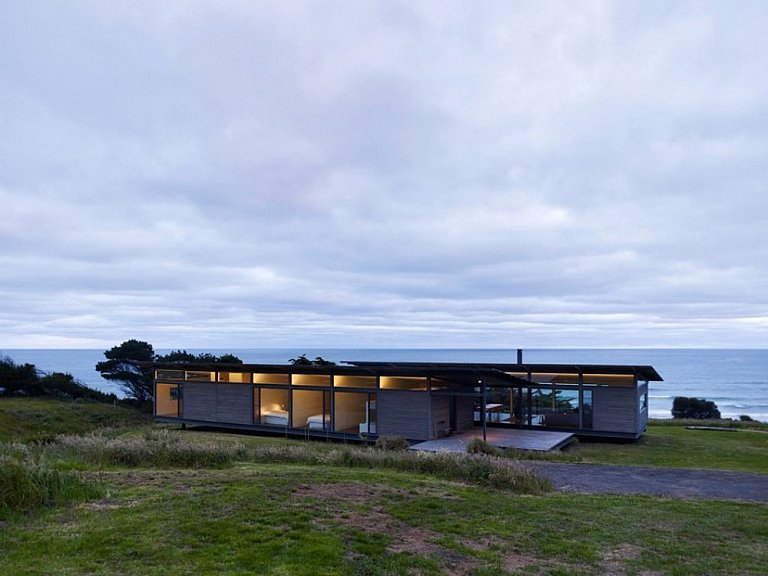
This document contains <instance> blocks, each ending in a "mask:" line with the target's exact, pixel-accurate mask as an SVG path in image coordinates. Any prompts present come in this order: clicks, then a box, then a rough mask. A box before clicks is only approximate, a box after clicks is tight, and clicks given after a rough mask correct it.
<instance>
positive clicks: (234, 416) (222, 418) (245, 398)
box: [216, 384, 253, 424]
mask: <svg viewBox="0 0 768 576" xmlns="http://www.w3.org/2000/svg"><path fill="white" fill-rule="evenodd" d="M216 417H217V419H218V420H219V422H230V423H232V424H253V388H252V386H250V385H248V384H219V385H218V391H217V396H216Z"/></svg>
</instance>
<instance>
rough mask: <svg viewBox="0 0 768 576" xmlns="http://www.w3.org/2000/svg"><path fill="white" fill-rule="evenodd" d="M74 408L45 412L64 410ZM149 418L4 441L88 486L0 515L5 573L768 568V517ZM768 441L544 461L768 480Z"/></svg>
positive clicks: (662, 427)
mask: <svg viewBox="0 0 768 576" xmlns="http://www.w3.org/2000/svg"><path fill="white" fill-rule="evenodd" d="M2 402H5V401H2ZM2 402H0V406H2V407H3V408H7V407H8V406H10V404H3V403H2ZM21 402H22V403H26V402H30V403H29V404H26V405H25V407H26V408H27V409H30V408H34V406H35V402H37V401H26V400H25V401H21ZM62 404H64V405H66V404H67V403H55V404H50V403H47V404H45V405H39V406H38V408H39V409H40V410H42V411H46V410H49V411H52V412H55V413H56V414H58V413H59V412H60V411H61V410H63V408H62ZM86 406H87V405H86ZM108 408H109V409H110V410H112V407H108ZM6 415H7V411H5V412H2V414H0V417H1V418H2V420H0V421H2V422H6V421H7V418H6ZM42 420H45V421H46V425H45V427H44V432H40V433H36V432H35V430H34V428H33V427H31V426H30V427H29V429H28V431H27V433H25V434H21V433H19V434H17V435H14V436H13V437H14V438H18V437H19V436H21V437H23V438H27V439H31V440H34V439H40V438H42V437H47V438H50V437H52V436H55V435H56V434H58V433H61V432H67V429H68V428H72V427H75V428H77V429H78V430H82V431H83V432H87V431H91V430H94V429H99V428H100V427H101V426H104V425H107V426H114V425H115V423H114V422H106V423H104V422H98V418H97V419H91V420H87V421H86V422H80V423H71V422H66V421H65V420H61V419H59V418H58V417H57V418H53V417H50V418H48V419H45V418H42ZM139 422H140V425H139V426H134V427H133V428H132V429H128V430H127V431H125V432H122V433H115V432H110V433H109V434H97V435H87V436H85V437H84V438H79V439H78V438H77V437H72V436H69V437H66V438H62V437H60V438H59V439H57V440H55V441H52V442H50V443H46V444H39V443H34V444H26V445H25V444H19V443H6V444H4V445H2V444H0V448H2V451H0V457H2V458H5V459H6V460H8V459H16V460H18V461H23V462H25V463H26V464H25V465H26V466H27V471H31V472H32V473H33V476H32V477H31V479H32V480H33V481H39V480H40V479H41V478H44V477H46V476H45V475H46V474H48V475H49V476H48V478H49V479H50V480H51V482H50V483H49V485H51V486H55V485H56V483H57V482H58V480H56V478H62V477H64V476H66V475H67V474H70V473H71V474H73V475H74V476H67V477H68V478H76V479H77V481H78V482H80V484H79V486H80V488H78V489H73V490H71V491H70V492H67V491H66V490H64V491H62V492H61V493H60V495H59V496H57V497H49V496H46V497H44V498H43V499H42V502H43V505H47V506H48V507H46V508H42V509H40V508H38V509H37V510H36V511H33V512H32V513H28V514H25V515H20V514H12V515H8V516H6V518H5V519H4V520H0V574H3V575H6V574H8V575H9V576H13V575H30V576H31V575H42V574H61V575H79V574H93V575H100V574H105V575H106V574H115V575H123V574H125V575H128V574H146V575H150V576H152V575H160V574H162V575H171V576H174V575H183V574H224V575H241V574H243V575H244V574H265V575H275V576H278V575H280V576H282V575H294V574H295V575H299V576H301V575H304V574H307V575H310V574H311V575H313V576H314V575H324V574H328V575H330V574H334V575H335V574H340V575H349V576H352V575H379V574H380V575H385V574H386V575H390V574H424V575H433V574H435V575H437V574H476V575H479V576H484V575H491V574H514V575H520V576H522V575H528V576H531V575H550V576H558V575H560V576H562V575H593V574H597V575H600V574H602V575H608V574H627V575H637V576H641V575H651V574H671V575H675V576H685V575H689V574H691V575H692V574H710V575H714V576H717V575H721V574H722V575H725V574H734V573H738V574H745V575H749V574H755V575H757V574H764V573H765V568H764V567H765V566H766V565H768V523H766V521H765V518H766V517H768V505H766V504H755V503H738V502H724V501H708V500H676V499H670V498H661V497H649V496H615V495H612V496H587V495H576V494H559V493H538V495H530V494H525V495H523V494H517V493H515V492H514V491H512V490H509V489H499V488H497V487H495V485H494V483H493V482H490V481H485V480H483V478H485V477H486V476H484V475H487V474H488V473H489V470H491V468H486V467H485V466H486V465H485V464H484V463H483V464H482V466H480V467H477V468H475V467H473V466H474V464H473V462H474V461H473V460H472V459H471V458H470V459H468V462H469V463H470V465H469V468H468V469H467V470H469V471H470V472H471V474H469V475H468V476H467V475H462V474H466V472H462V473H461V474H459V473H457V472H456V471H455V470H454V469H453V468H451V467H452V466H454V465H455V463H450V464H449V466H448V467H443V466H444V464H439V465H434V464H432V463H430V465H429V466H427V465H424V463H422V462H417V461H416V460H414V462H411V461H410V460H408V459H409V458H411V456H410V455H406V454H405V453H402V452H399V453H398V452H388V451H377V450H359V449H358V448H356V447H354V446H351V445H343V444H335V443H325V442H302V441H291V440H286V439H283V438H264V437H257V436H247V435H241V434H230V433H222V432H194V431H185V432H182V431H180V430H176V429H172V428H170V427H152V428H150V427H147V426H146V425H145V424H144V422H145V420H143V419H141V418H140V419H139ZM126 423H127V422H126ZM766 438H768V434H766V433H765V432H760V431H754V430H752V431H749V430H740V431H739V432H734V433H720V432H703V431H701V432H699V431H690V430H685V429H684V428H683V427H682V426H679V425H667V424H666V423H665V424H655V423H654V424H653V425H652V426H651V427H650V428H649V433H648V434H647V435H646V437H645V438H644V440H643V441H641V442H640V443H630V444H607V443H600V444H587V443H581V444H579V445H577V446H576V447H575V449H574V450H572V451H570V453H568V454H564V455H562V456H548V458H561V459H565V460H578V461H582V462H587V461H590V462H608V463H621V464H641V465H655V466H658V465H664V466H681V467H697V468H720V469H734V470H753V471H758V472H768V470H766V464H765V463H764V461H765V460H768V459H766V458H765V456H766V454H767V453H768V451H767V450H766V449H767V448H768V445H766ZM369 454H370V456H369ZM126 455H129V456H126ZM476 458H485V457H482V456H476ZM486 460H488V459H487V458H486V459H485V460H482V462H486ZM395 462H397V466H396V465H395ZM501 464H504V461H503V460H502V461H501ZM35 466H40V468H39V471H41V472H42V473H43V475H42V476H34V473H35V470H37V469H36V468H35ZM222 466H224V467H222ZM397 467H399V469H395V468H397ZM460 470H461V469H460ZM478 470H479V471H480V472H482V474H480V475H479V476H473V474H476V473H477V471H478ZM11 472H13V474H11V473H10V472H9V474H10V476H9V478H10V477H16V476H14V474H16V472H18V470H16V471H15V472H14V471H11ZM62 474H63V476H62ZM478 479H479V480H478ZM2 482H3V480H2V479H0V483H2ZM33 483H34V482H33ZM43 485H45V484H43ZM67 490H68V489H67ZM78 490H79V491H78ZM84 499H85V501H83V500H84ZM32 508H34V506H33V507H32Z"/></svg>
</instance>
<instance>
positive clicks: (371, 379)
mask: <svg viewBox="0 0 768 576" xmlns="http://www.w3.org/2000/svg"><path fill="white" fill-rule="evenodd" d="M333 385H334V386H336V387H337V388H376V376H339V375H338V374H337V375H336V376H334V377H333Z"/></svg>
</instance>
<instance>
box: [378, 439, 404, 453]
mask: <svg viewBox="0 0 768 576" xmlns="http://www.w3.org/2000/svg"><path fill="white" fill-rule="evenodd" d="M373 447H374V448H376V449H378V450H396V451H397V450H408V448H410V447H411V443H410V442H408V440H406V439H405V438H403V437H402V436H379V438H378V439H377V440H376V444H374V446H373Z"/></svg>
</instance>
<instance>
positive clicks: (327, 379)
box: [291, 374, 331, 386]
mask: <svg viewBox="0 0 768 576" xmlns="http://www.w3.org/2000/svg"><path fill="white" fill-rule="evenodd" d="M291 384H293V385H294V386H330V385H331V375H330V374H294V375H293V376H292V377H291Z"/></svg>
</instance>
